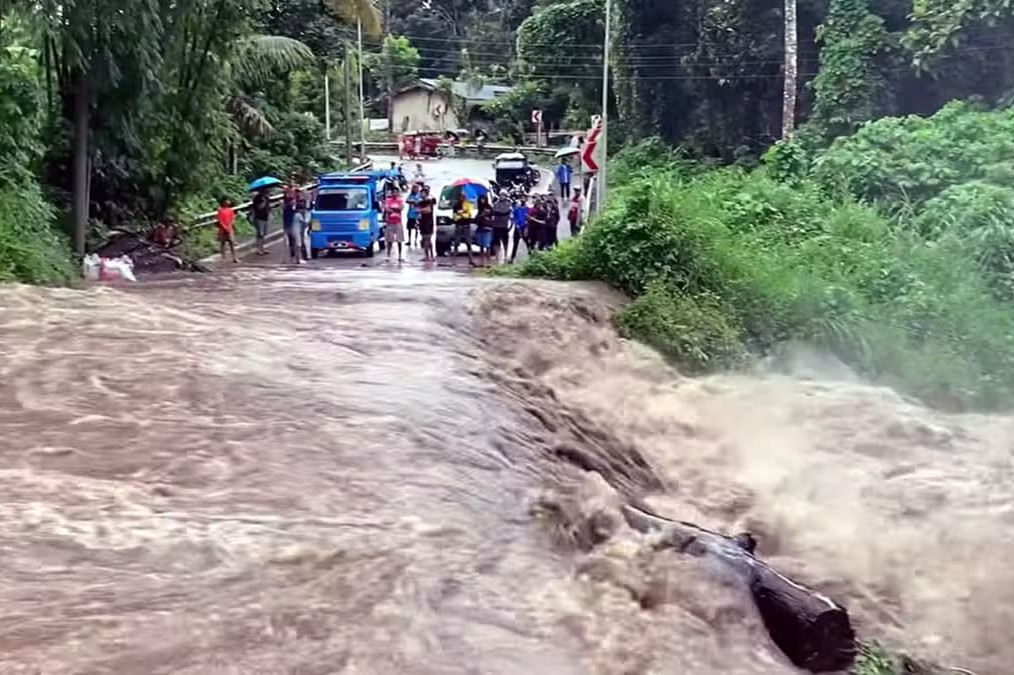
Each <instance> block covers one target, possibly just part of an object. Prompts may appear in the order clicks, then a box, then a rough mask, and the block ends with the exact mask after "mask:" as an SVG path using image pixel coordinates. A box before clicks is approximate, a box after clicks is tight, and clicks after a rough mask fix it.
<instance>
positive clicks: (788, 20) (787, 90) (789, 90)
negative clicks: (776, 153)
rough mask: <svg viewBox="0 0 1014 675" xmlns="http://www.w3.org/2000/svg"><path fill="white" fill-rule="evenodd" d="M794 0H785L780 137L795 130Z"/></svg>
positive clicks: (787, 136) (795, 36)
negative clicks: (783, 75) (783, 77)
mask: <svg viewBox="0 0 1014 675" xmlns="http://www.w3.org/2000/svg"><path fill="white" fill-rule="evenodd" d="M796 33H797V29H796V0H785V81H784V83H783V87H784V88H783V90H782V138H783V139H787V138H790V137H791V136H792V134H793V133H794V132H795V131H796V69H797V62H796V59H797V53H798V43H797V35H796Z"/></svg>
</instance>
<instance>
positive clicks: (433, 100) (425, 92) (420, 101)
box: [391, 78, 511, 134]
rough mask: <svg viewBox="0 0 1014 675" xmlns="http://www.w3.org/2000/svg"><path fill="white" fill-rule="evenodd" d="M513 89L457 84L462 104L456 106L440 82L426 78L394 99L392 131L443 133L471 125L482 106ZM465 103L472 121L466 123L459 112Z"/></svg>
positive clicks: (456, 92) (493, 85)
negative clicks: (441, 87) (459, 116)
mask: <svg viewBox="0 0 1014 675" xmlns="http://www.w3.org/2000/svg"><path fill="white" fill-rule="evenodd" d="M510 90H511V88H510V87H507V86H503V85H497V84H484V85H483V86H481V87H473V86H472V85H470V84H468V83H467V82H459V81H455V82H454V83H453V91H454V96H455V98H456V99H457V101H456V103H458V105H454V103H455V102H451V101H448V100H447V97H446V94H445V93H444V92H443V91H441V90H440V88H439V86H438V84H437V80H435V79H431V78H422V79H420V80H419V81H418V82H416V83H415V84H413V85H411V86H408V87H405V88H404V89H402V90H400V91H398V92H396V93H395V94H394V95H393V96H392V97H391V120H392V122H393V125H394V126H393V129H392V132H393V133H395V134H399V133H402V132H403V131H443V130H445V129H458V128H461V127H462V126H468V122H469V119H468V118H471V117H472V115H473V113H475V112H476V111H477V110H478V108H479V106H481V105H482V104H483V103H485V102H486V101H491V100H493V99H494V98H496V97H497V96H503V95H504V94H506V93H507V92H509V91H510ZM461 103H464V107H465V110H466V111H467V113H468V118H466V119H463V120H462V119H458V114H457V112H456V111H457V110H458V109H459V108H460V107H461V106H460V104H461Z"/></svg>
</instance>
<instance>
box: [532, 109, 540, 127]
mask: <svg viewBox="0 0 1014 675" xmlns="http://www.w3.org/2000/svg"><path fill="white" fill-rule="evenodd" d="M532 124H542V111H541V110H533V111H532Z"/></svg>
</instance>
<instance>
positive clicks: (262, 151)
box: [240, 113, 337, 181]
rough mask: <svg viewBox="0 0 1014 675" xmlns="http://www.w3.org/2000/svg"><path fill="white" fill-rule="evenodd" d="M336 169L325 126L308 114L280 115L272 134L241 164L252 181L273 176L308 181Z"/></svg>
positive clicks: (257, 145) (246, 156)
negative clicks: (325, 135)
mask: <svg viewBox="0 0 1014 675" xmlns="http://www.w3.org/2000/svg"><path fill="white" fill-rule="evenodd" d="M336 168H337V167H336V166H334V160H333V159H332V158H331V156H330V152H329V150H328V148H327V146H326V144H325V143H324V125H323V124H321V122H320V121H319V120H318V119H317V118H316V117H314V116H312V115H308V114H305V113H279V114H278V115H277V116H276V117H275V118H274V119H273V124H272V131H271V132H270V133H269V134H268V135H266V136H265V137H263V138H261V139H258V140H257V142H256V143H255V144H254V146H253V147H252V149H251V150H250V151H249V152H248V153H247V154H246V155H244V157H243V159H242V161H241V163H240V169H241V172H242V174H243V175H244V176H246V177H247V178H249V179H253V178H257V177H259V176H265V175H270V176H277V177H279V178H283V179H290V178H291V179H294V180H297V181H306V180H309V179H310V178H312V177H313V176H314V175H316V174H317V173H318V172H321V171H329V170H333V169H336Z"/></svg>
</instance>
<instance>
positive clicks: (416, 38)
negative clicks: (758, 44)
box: [378, 33, 815, 56]
mask: <svg viewBox="0 0 1014 675" xmlns="http://www.w3.org/2000/svg"><path fill="white" fill-rule="evenodd" d="M397 37H406V38H408V39H409V41H410V42H440V43H447V42H456V43H459V44H474V45H479V46H487V47H496V46H497V45H509V46H511V47H513V46H514V45H515V44H516V41H514V40H490V39H488V38H464V37H453V36H452V37H432V36H429V35H412V34H410V33H400V34H398V35H397ZM378 44H379V43H378ZM799 44H801V45H802V44H815V41H814V40H800V41H799ZM525 45H527V46H529V47H547V48H554V49H559V48H560V43H559V42H525ZM699 45H700V42H673V43H638V44H633V45H624V49H632V50H635V51H643V50H652V49H671V48H681V47H697V46H699ZM567 47H570V48H581V49H588V50H594V49H598V50H601V49H602V43H601V42H582V43H570V44H568V45H567ZM499 55H501V56H502V55H503V53H502V52H501V53H500V54H499Z"/></svg>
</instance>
